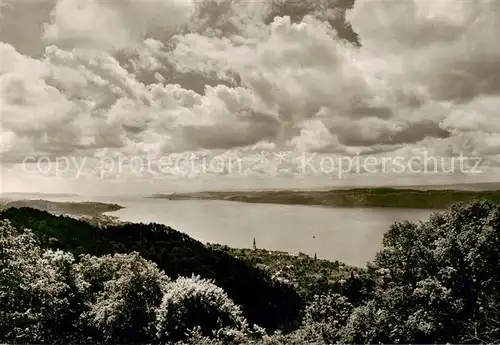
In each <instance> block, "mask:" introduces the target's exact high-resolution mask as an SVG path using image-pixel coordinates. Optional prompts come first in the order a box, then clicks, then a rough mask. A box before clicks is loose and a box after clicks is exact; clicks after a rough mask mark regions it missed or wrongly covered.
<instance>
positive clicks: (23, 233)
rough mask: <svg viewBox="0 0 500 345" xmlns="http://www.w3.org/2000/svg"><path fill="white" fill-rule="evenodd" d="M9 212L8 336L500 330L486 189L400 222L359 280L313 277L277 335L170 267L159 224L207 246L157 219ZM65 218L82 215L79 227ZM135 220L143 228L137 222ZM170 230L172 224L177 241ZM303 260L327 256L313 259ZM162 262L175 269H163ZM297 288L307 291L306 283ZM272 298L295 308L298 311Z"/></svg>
mask: <svg viewBox="0 0 500 345" xmlns="http://www.w3.org/2000/svg"><path fill="white" fill-rule="evenodd" d="M20 215H23V216H24V218H23V217H21V216H20ZM37 217H38V218H37ZM2 218H3V219H6V220H3V221H1V222H0V340H1V341H4V342H11V343H12V342H16V343H19V342H25V343H169V344H170V343H176V342H178V344H206V345H209V344H210V345H222V344H255V345H256V344H267V345H271V344H273V345H281V344H283V345H284V344H304V343H309V344H317V345H319V344H332V343H495V342H499V341H500V290H499V289H498V286H500V270H498V267H499V265H500V207H499V206H496V205H493V204H491V203H489V202H485V201H484V202H480V201H477V202H473V203H471V204H467V205H466V204H456V205H454V206H452V207H451V208H450V209H449V210H448V211H447V212H444V213H436V214H434V215H432V216H431V217H430V219H429V220H428V221H425V222H421V223H418V224H416V223H411V222H403V223H397V224H394V225H393V226H392V227H391V228H390V229H389V230H388V232H387V233H386V234H385V236H384V239H383V249H382V250H381V251H380V252H379V253H377V255H376V258H375V259H374V261H373V262H372V263H370V264H369V265H368V267H367V268H366V270H365V271H362V273H360V272H356V274H352V275H351V277H347V278H346V276H345V274H343V275H339V277H342V279H341V280H342V281H341V282H339V284H333V285H332V286H333V287H335V288H326V289H325V288H321V289H319V290H318V289H317V288H316V287H314V286H311V291H319V292H320V293H319V294H316V295H314V296H313V297H310V298H308V299H307V300H308V304H307V306H306V307H305V308H304V309H302V317H301V320H300V322H297V324H295V327H294V328H293V329H289V332H281V331H277V332H275V333H272V332H271V333H269V331H272V329H269V328H268V329H267V331H268V333H267V334H266V332H265V330H264V329H263V328H260V327H259V326H261V325H258V323H257V325H255V322H254V321H253V320H249V319H248V317H247V315H245V307H244V306H243V305H241V304H240V303H238V302H237V301H236V300H235V299H233V298H232V297H231V295H230V294H229V293H227V291H226V290H225V289H224V288H223V287H222V286H221V285H218V283H217V280H214V281H211V280H207V279H205V278H202V277H200V276H193V275H189V276H187V277H186V276H185V277H183V276H182V275H177V276H172V277H169V275H167V274H168V272H167V269H170V270H171V269H172V267H176V265H180V263H179V261H175V259H174V257H173V256H168V255H166V254H165V253H163V252H162V251H161V249H160V248H159V247H157V246H154V245H152V242H151V239H150V238H148V236H151V237H154V236H158V237H157V238H159V239H162V238H163V242H160V243H162V244H166V245H168V246H169V247H168V248H169V249H170V250H174V248H176V247H175V246H180V247H181V249H182V250H183V251H181V252H180V253H185V250H186V248H190V249H193V248H201V247H203V246H201V247H198V244H197V242H196V241H194V240H191V239H190V238H189V237H187V236H185V235H183V234H180V233H177V232H175V231H174V230H171V229H169V228H161V227H159V226H158V225H156V224H150V225H144V224H142V225H141V224H139V225H137V227H135V228H130V229H128V228H126V227H113V226H111V227H105V228H102V229H99V228H96V227H93V226H91V225H89V224H86V223H83V222H78V221H75V222H73V221H72V220H70V219H67V218H64V217H55V216H51V215H49V214H46V213H38V211H34V210H30V209H23V210H9V211H8V212H4V213H2ZM8 219H11V220H8ZM36 219H37V221H38V223H37V221H35V220H36ZM72 222H73V223H72ZM23 224H29V225H35V227H36V229H37V230H36V231H31V230H27V229H25V227H24V226H23ZM63 224H64V225H69V224H73V225H76V226H77V227H76V229H75V231H70V230H69V228H63V227H61V225H63ZM57 226H59V228H58V227H57ZM54 227H55V228H54ZM118 229H121V230H124V233H123V237H122V238H120V237H119V236H118V235H115V234H114V231H118ZM131 229H134V230H142V231H144V232H143V233H142V234H141V233H137V234H132V233H131V232H130V231H131ZM79 231H80V232H79ZM85 231H88V232H89V234H86V233H85ZM169 232H170V233H169ZM161 233H163V234H166V235H160V234H161ZM162 236H171V238H170V239H171V240H172V242H168V240H166V239H165V237H162ZM131 238H135V239H134V240H131ZM91 240H96V245H95V247H93V248H92V247H90V246H88V243H90V242H91ZM86 241H88V242H86ZM107 241H109V244H108V245H106V242H107ZM186 243H188V244H190V245H186ZM57 248H59V249H57ZM127 249H134V250H129V251H128V252H127ZM139 249H140V250H139ZM200 250H201V249H200ZM206 250H207V251H208V250H209V249H208V248H206ZM152 251H159V252H160V254H156V255H154V254H153V253H152ZM141 253H144V254H145V255H147V256H149V257H150V258H153V260H148V259H147V258H146V257H143V256H142V254H141ZM177 253H179V251H177ZM208 253H209V254H210V255H208V254H207V252H205V254H203V255H206V256H194V257H196V258H197V260H200V262H203V261H202V260H203V259H207V260H216V259H214V257H215V258H217V259H220V257H217V256H216V255H222V254H224V255H227V256H228V257H232V256H231V255H230V254H228V253H226V252H224V251H221V250H220V249H219V250H214V251H213V252H208ZM215 253H219V254H215ZM280 255H283V254H282V253H281V254H280ZM250 257H251V255H248V258H247V259H248V260H250ZM222 258H226V257H225V256H222ZM254 259H255V258H254ZM168 260H174V262H168ZM225 260H228V259H227V258H226V259H225ZM234 260H236V259H234ZM252 260H253V259H252ZM252 260H250V261H252ZM311 260H312V259H311ZM209 262H210V261H209ZM224 262H228V261H224ZM287 262H288V261H287ZM294 263H295V265H299V266H300V265H301V263H303V264H304V266H303V267H315V266H317V265H318V262H317V261H310V260H302V259H301V260H297V261H294ZM205 264H206V263H205ZM254 264H255V263H254ZM210 265H213V261H212V263H210ZM334 266H335V267H341V266H342V265H339V264H335V265H334ZM334 266H332V267H334ZM163 267H165V268H167V269H166V270H165V271H163V270H162V269H163ZM188 267H190V268H188V269H191V267H192V266H188ZM211 267H219V268H220V266H211ZM241 267H246V268H247V269H248V267H250V266H246V265H243V266H241ZM332 267H330V269H332ZM253 269H254V270H255V272H257V273H255V277H267V276H268V274H269V273H273V272H272V271H271V272H269V269H270V268H269V267H268V268H267V269H266V270H267V271H268V272H267V273H264V272H261V271H260V270H259V269H257V268H253ZM271 269H272V267H271ZM193 271H194V270H193ZM182 272H184V271H182ZM245 272H247V273H248V272H254V271H251V270H250V269H248V271H245ZM353 272H354V271H353ZM191 273H194V272H191ZM330 273H331V271H330ZM288 274H290V275H291V276H290V277H289V278H290V280H291V281H296V278H297V277H302V276H303V275H304V273H303V272H302V268H301V267H297V268H294V269H293V270H290V271H289V272H288ZM266 279H267V278H266ZM248 281H249V280H244V279H242V280H238V279H235V280H233V283H234V284H238V283H239V285H235V286H233V287H236V286H237V287H238V288H239V289H241V290H248V289H251V288H254V287H255V286H258V285H251V286H248V285H245V284H244V283H245V282H248ZM250 281H252V280H250ZM264 281H266V282H270V281H272V279H271V278H269V280H264ZM280 284H281V285H271V286H268V285H262V286H263V287H264V288H263V290H257V291H255V292H254V293H255V295H254V296H255V297H254V298H257V296H256V295H257V294H264V295H265V296H260V297H258V298H260V300H261V301H264V300H268V301H269V303H273V298H278V299H279V298H282V296H283V295H280V294H278V293H276V291H275V290H274V289H280V288H283V289H284V291H288V290H287V289H292V287H291V286H288V285H286V284H285V283H280ZM318 284H320V282H318ZM321 284H322V283H321ZM297 286H298V287H300V289H308V285H306V284H302V285H296V287H297ZM246 293H247V295H246V296H249V293H248V292H246ZM266 294H268V295H266ZM308 294H309V292H308V293H307V294H306V295H308ZM244 295H245V294H244V293H243V294H240V295H239V296H244ZM285 296H286V294H285ZM280 301H281V300H278V301H277V302H276V304H275V305H279V303H281V302H280ZM247 310H248V306H247ZM267 310H273V311H274V312H281V313H287V310H286V309H273V308H271V309H267ZM250 315H252V314H251V313H250ZM254 315H258V314H254ZM278 317H280V318H281V320H283V319H285V318H284V316H283V315H278ZM264 320H266V319H264ZM291 325H293V324H291Z"/></svg>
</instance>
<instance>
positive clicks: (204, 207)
mask: <svg viewBox="0 0 500 345" xmlns="http://www.w3.org/2000/svg"><path fill="white" fill-rule="evenodd" d="M89 199H91V200H95V201H103V202H113V203H117V204H120V205H122V206H124V207H125V208H124V209H122V210H119V211H116V212H111V213H109V214H111V215H114V216H117V217H119V218H120V219H121V220H124V221H133V222H146V223H149V222H157V223H162V224H166V225H169V226H171V227H173V228H174V229H176V230H179V231H182V232H184V233H187V234H188V235H190V236H191V237H193V238H195V239H197V240H199V241H202V242H211V243H221V244H226V245H228V246H232V247H238V248H250V247H251V246H252V243H253V239H254V238H255V241H256V244H257V247H260V248H267V249H275V250H283V251H287V252H291V253H298V252H302V253H306V254H309V255H314V253H317V255H318V257H320V258H325V259H330V260H339V261H342V262H345V263H347V264H351V265H359V266H361V265H364V264H365V263H366V262H367V261H369V260H372V259H373V257H374V255H375V253H376V252H377V251H378V250H379V249H380V248H381V240H382V235H383V234H384V232H385V231H387V229H388V228H389V226H390V225H391V224H392V223H394V222H396V221H404V220H413V221H418V220H424V219H426V218H428V216H429V215H430V214H431V213H432V212H431V211H428V210H417V209H389V208H327V207H318V206H300V205H274V204H251V203H238V202H229V201H218V200H217V201H216V200H185V201H184V200H183V201H171V200H164V199H145V198H140V197H134V198H131V197H122V198H104V197H100V198H87V199H86V200H89ZM73 200H74V199H73Z"/></svg>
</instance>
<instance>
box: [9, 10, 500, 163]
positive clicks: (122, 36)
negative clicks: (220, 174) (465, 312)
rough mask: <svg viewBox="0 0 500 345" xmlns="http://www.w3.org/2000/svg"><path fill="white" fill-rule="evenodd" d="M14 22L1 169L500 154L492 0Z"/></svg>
mask: <svg viewBox="0 0 500 345" xmlns="http://www.w3.org/2000/svg"><path fill="white" fill-rule="evenodd" d="M6 13H8V16H7V17H5V18H7V20H2V23H1V24H0V28H1V31H0V40H1V41H2V42H3V43H2V45H1V53H2V54H1V56H2V64H1V69H0V71H1V72H0V85H1V87H2V92H1V95H0V97H1V98H0V101H1V105H2V126H1V127H2V128H1V130H2V144H3V145H2V159H3V160H4V161H10V162H15V161H18V162H19V161H21V160H22V159H23V158H24V157H26V155H33V154H36V155H50V156H58V155H84V156H89V157H92V156H98V155H102V154H103V152H107V153H109V154H115V153H121V154H127V155H132V154H140V155H145V154H162V153H170V152H183V151H186V150H190V151H191V150H195V151H196V150H229V151H234V152H243V151H244V150H248V149H249V148H253V147H256V146H255V145H261V144H263V143H270V144H271V145H273V147H275V148H278V149H286V150H295V151H303V150H319V151H322V152H340V153H346V154H352V153H355V152H379V153H380V152H384V153H387V152H404V153H405V154H410V151H411V150H410V148H415V147H423V148H426V149H428V150H430V151H433V152H439V153H446V154H451V155H453V154H456V153H457V152H459V151H460V150H464V151H467V152H471V153H477V154H483V155H488V156H495V155H498V154H500V145H499V144H498V135H499V133H500V127H499V126H500V113H499V111H498V110H499V104H500V84H499V82H498V81H499V80H500V75H499V73H500V69H499V68H498V66H497V65H498V63H497V62H498V61H500V46H499V45H498V44H495V43H496V41H497V38H498V35H499V31H498V30H499V25H500V14H499V13H500V6H499V5H498V2H495V1H478V2H477V3H476V4H475V3H474V2H463V1H459V0H456V1H452V2H447V6H446V7H443V5H442V3H440V2H435V3H430V2H428V1H424V0H413V1H410V0H408V1H401V2H394V1H387V2H373V1H368V0H357V1H355V2H353V1H347V0H346V1H337V2H335V1H319V2H313V1H304V2H299V3H297V2H294V1H288V0H279V1H278V0H275V1H273V2H271V1H269V2H248V1H241V0H233V1H230V0H204V1H201V2H194V1H193V2H192V1H184V0H183V1H180V0H179V1H170V0H169V1H154V2H147V3H143V2H138V1H120V2H109V1H100V0H92V1H91V0H88V1H81V2H80V1H79V2H75V1H70V0H59V1H54V2H53V3H50V2H43V5H41V4H38V3H37V2H35V3H32V5H29V4H27V3H25V2H12V3H9V6H8V9H7V10H6ZM13 14H16V15H19V17H18V18H19V20H18V21H15V20H13V19H12V16H11V15H13ZM21 27H23V28H25V31H26V33H25V34H21V32H20V28H21ZM466 143H467V145H466ZM266 145H267V144H266ZM450 147H451V149H450ZM242 150H243V151H242ZM408 150H410V151H408ZM492 162H494V160H492Z"/></svg>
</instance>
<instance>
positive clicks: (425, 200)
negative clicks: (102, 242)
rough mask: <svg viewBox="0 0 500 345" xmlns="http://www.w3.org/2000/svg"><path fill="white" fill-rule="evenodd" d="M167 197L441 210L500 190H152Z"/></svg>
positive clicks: (499, 195) (494, 196)
mask: <svg viewBox="0 0 500 345" xmlns="http://www.w3.org/2000/svg"><path fill="white" fill-rule="evenodd" d="M145 198H152V199H167V200H222V201H233V202H245V203H261V204H281V205H304V206H326V207H339V208H340V207H383V208H413V209H434V210H442V209H446V208H448V207H449V206H450V205H452V204H454V203H457V202H470V201H473V200H477V199H485V200H488V201H490V202H492V203H495V204H500V190H483V191H478V190H463V189H409V188H381V187H379V188H351V189H331V190H265V191H262V190H261V191H205V192H194V193H171V194H153V195H151V196H148V197H145Z"/></svg>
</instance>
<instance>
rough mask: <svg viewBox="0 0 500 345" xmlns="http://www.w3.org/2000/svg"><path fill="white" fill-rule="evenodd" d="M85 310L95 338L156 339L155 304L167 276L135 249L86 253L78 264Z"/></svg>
mask: <svg viewBox="0 0 500 345" xmlns="http://www.w3.org/2000/svg"><path fill="white" fill-rule="evenodd" d="M77 271H78V275H79V278H80V280H81V281H82V282H83V283H82V286H83V288H82V289H83V290H84V292H85V296H86V303H87V306H88V311H87V312H86V313H85V314H84V315H83V318H84V319H85V320H86V323H87V325H88V327H89V328H91V329H92V328H93V329H94V331H93V332H92V334H93V335H94V336H93V337H94V338H96V339H94V340H96V341H104V342H115V343H147V342H153V341H154V340H155V330H154V327H155V319H156V308H157V307H159V305H160V303H161V299H162V296H163V293H164V292H165V287H166V286H167V283H168V282H169V281H170V279H169V278H168V277H167V276H166V275H165V274H164V273H163V272H161V271H160V270H159V269H158V267H157V266H156V264H154V263H152V262H151V261H147V260H145V259H143V258H142V257H140V256H139V254H137V253H131V254H114V255H105V256H102V257H94V256H90V255H86V256H84V257H83V258H82V260H81V262H80V263H79V264H78V265H77Z"/></svg>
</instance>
